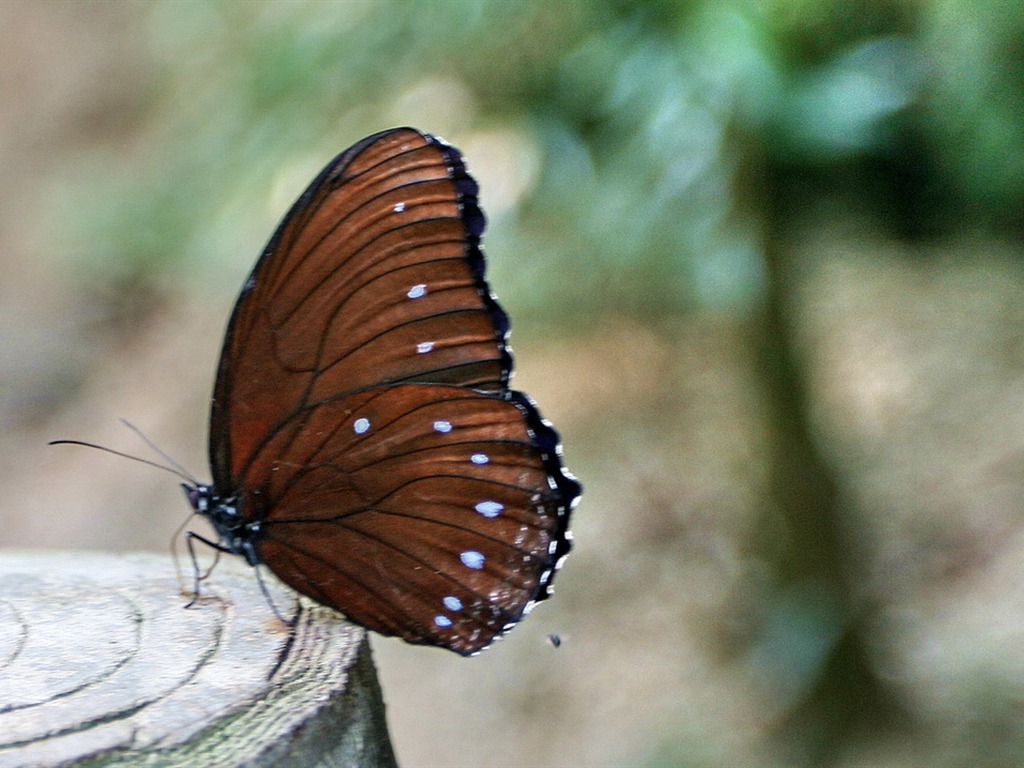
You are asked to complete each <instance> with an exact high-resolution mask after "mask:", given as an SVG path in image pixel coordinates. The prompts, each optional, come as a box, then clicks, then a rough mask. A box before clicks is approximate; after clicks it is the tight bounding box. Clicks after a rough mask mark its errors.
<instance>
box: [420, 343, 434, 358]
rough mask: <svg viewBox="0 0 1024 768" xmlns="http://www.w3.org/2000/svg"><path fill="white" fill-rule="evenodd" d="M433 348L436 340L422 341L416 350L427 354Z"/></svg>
mask: <svg viewBox="0 0 1024 768" xmlns="http://www.w3.org/2000/svg"><path fill="white" fill-rule="evenodd" d="M433 348H434V342H432V341H421V342H420V343H419V344H417V345H416V351H417V352H419V353H420V354H421V355H423V354H426V353H427V352H429V351H430V350H432V349H433Z"/></svg>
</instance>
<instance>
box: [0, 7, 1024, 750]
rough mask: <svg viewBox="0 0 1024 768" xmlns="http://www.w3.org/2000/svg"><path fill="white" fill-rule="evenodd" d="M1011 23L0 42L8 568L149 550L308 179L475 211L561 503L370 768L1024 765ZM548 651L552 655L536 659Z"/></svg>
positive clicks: (86, 36) (443, 23) (277, 28)
mask: <svg viewBox="0 0 1024 768" xmlns="http://www.w3.org/2000/svg"><path fill="white" fill-rule="evenodd" d="M1022 116H1024V4H1022V3H1018V2H1013V0H1007V1H1005V2H1000V0H895V1H893V0H888V1H886V2H882V1H881V0H843V1H842V2H840V1H839V0H736V1H729V0H726V1H722V0H676V1H674V2H673V1H670V0H663V1H660V2H659V1H657V0H654V1H648V2H621V1H617V0H590V1H589V2H555V1H554V0H535V1H534V0H466V1H465V2H463V1H459V0H453V1H451V2H415V1H412V0H409V1H405V2H397V1H396V2H389V1H387V0H381V1H379V2H334V3H327V2H272V1H264V2H247V3H231V2H198V1H197V2H188V3H184V2H181V3H179V2H166V1H165V2H159V1H158V2H123V3H113V2H109V3H106V2H82V3H34V2H18V1H17V0H12V1H11V2H7V3H3V4H0V267H2V277H0V490H2V493H3V504H2V506H0V531H2V533H0V544H2V546H4V547H9V548H11V547H13V548H25V547H54V548H74V549H102V550H133V549H154V550H161V551H166V548H167V547H168V544H169V542H170V540H171V537H172V535H173V533H174V530H175V528H176V527H177V526H178V525H179V524H180V523H181V522H182V520H183V519H184V518H185V517H186V516H187V514H188V508H187V505H186V503H185V500H184V499H183V498H182V496H181V492H180V490H179V489H178V487H177V483H176V482H175V481H174V479H173V478H171V477H169V476H167V475H166V474H164V473H161V472H158V471H156V470H152V469H149V468H147V467H144V466H140V465H137V464H133V463H131V462H127V461H124V460H121V459H118V458H116V457H112V456H108V455H103V454H100V453H97V452H95V451H88V450H84V449H76V448H72V447H54V448H48V447H46V441H47V440H50V439H54V438H78V439H85V440H90V441H93V442H98V443H102V444H104V445H109V446H112V447H115V448H118V449H121V450H127V451H130V452H133V453H136V454H140V455H144V456H148V455H149V454H148V453H147V449H146V447H145V446H144V445H141V444H140V442H139V441H138V439H137V438H135V437H134V436H133V435H132V434H131V433H130V432H128V430H126V429H125V428H124V427H123V426H122V425H121V424H120V423H119V421H118V420H119V419H121V418H125V419H128V420H130V421H131V422H133V423H134V424H136V425H138V426H139V427H140V428H141V429H142V430H143V431H144V432H145V433H146V434H147V435H148V436H149V437H150V438H152V439H153V440H154V441H155V442H157V443H158V444H159V445H160V446H162V447H163V449H164V450H166V451H167V452H168V453H169V454H170V455H172V456H174V457H175V458H177V459H178V460H179V461H180V462H181V463H182V464H184V465H185V466H186V467H188V468H189V469H190V471H191V472H193V473H194V474H196V475H197V476H199V477H201V478H208V476H209V475H208V468H207V463H206V456H205V445H206V419H207V410H208V405H209V397H210V392H211V388H212V386H213V376H214V370H215V365H216V361H217V356H218V353H219V348H220V344H221V339H222V333H223V328H224V324H225V323H226V321H227V318H228V314H229V313H230V310H231V307H232V304H233V302H234V299H235V296H236V294H237V291H238V290H239V288H240V286H241V284H242V281H243V280H244V278H245V275H246V274H247V272H248V270H249V268H250V267H251V265H252V263H253V261H254V260H255V258H256V256H257V254H258V253H259V251H260V249H261V247H262V246H263V244H264V243H265V241H266V239H267V238H268V237H269V236H270V233H271V232H272V231H273V228H274V227H275V226H276V223H277V221H278V219H279V218H280V217H281V216H282V215H283V213H284V212H285V210H286V209H287V208H288V206H289V205H290V203H291V202H292V201H293V200H294V198H295V197H296V196H297V195H298V194H299V192H300V191H301V190H302V189H303V188H304V186H305V185H306V184H307V183H308V182H309V181H310V180H311V179H312V178H313V176H314V175H315V174H316V172H317V171H318V170H319V169H320V167H321V166H322V165H323V164H324V163H325V162H326V161H327V160H328V159H329V158H331V157H332V156H333V155H334V154H335V153H337V152H338V151H340V150H341V149H343V148H345V147H347V146H349V145H350V144H352V143H353V142H355V141H356V140H358V139H359V138H361V137H363V136H364V135H366V134H369V133H372V132H374V131H378V130H381V129H383V128H387V127H391V126H396V125H405V124H409V125H414V126H417V127H419V128H421V129H424V130H427V131H430V132H434V133H438V134H440V135H442V136H444V137H446V138H447V139H449V140H450V141H451V142H452V143H454V144H455V145H456V146H458V147H459V148H460V149H462V151H463V152H464V153H465V155H466V157H467V158H468V163H469V167H470V169H471V171H472V172H473V173H474V175H475V176H476V177H477V179H478V180H479V181H480V183H481V186H482V202H483V206H484V208H485V211H486V212H487V214H488V216H489V221H490V224H489V229H488V233H487V237H486V239H485V246H486V250H487V253H488V257H489V276H490V279H491V284H492V286H493V288H494V290H495V291H496V292H497V293H498V295H499V296H500V297H501V299H502V301H503V303H504V305H505V306H506V308H507V309H508V310H509V313H510V314H511V316H512V318H513V328H514V330H513V336H512V342H513V345H514V347H515V351H516V355H517V362H518V370H517V377H516V385H517V386H518V387H519V388H521V389H524V390H526V391H528V392H530V393H531V394H532V395H533V396H534V397H535V398H536V399H537V400H538V402H539V403H540V404H541V406H542V408H543V411H544V413H545V415H546V416H548V417H549V418H550V419H551V420H552V421H554V423H555V424H556V425H557V426H558V428H559V429H560V431H561V432H562V435H563V438H564V441H565V454H566V461H567V464H568V466H569V467H570V468H571V469H572V470H573V471H574V472H575V473H576V474H577V475H578V476H579V477H580V479H581V480H582V481H583V483H584V484H585V486H586V493H585V494H584V497H583V500H582V503H581V504H580V506H579V508H578V510H577V513H576V516H575V518H574V525H573V529H574V532H575V535H576V549H575V550H574V552H573V554H572V555H571V556H570V558H569V560H568V562H567V564H566V567H565V568H564V569H563V571H562V573H561V575H560V577H559V578H558V581H557V584H556V588H557V595H556V597H555V598H554V599H553V600H551V601H549V602H548V603H546V604H544V605H543V606H541V607H540V608H539V609H538V610H537V611H536V612H535V613H534V614H533V615H532V616H531V617H530V618H529V619H528V620H527V621H526V622H524V624H523V625H521V626H520V627H519V628H518V629H517V630H516V631H515V632H513V633H512V634H511V635H510V636H509V637H508V638H506V639H505V640H503V641H502V642H501V643H500V644H498V645H497V646H496V647H494V648H492V649H491V650H489V651H487V652H486V653H484V654H483V655H481V656H480V657H477V658H474V659H469V660H466V659H462V658H457V657H455V656H454V655H453V654H447V653H444V652H442V651H438V650H434V649H424V648H413V647H409V646H405V645H403V644H402V643H400V642H397V641H393V640H383V639H381V638H375V640H374V646H375V651H376V658H377V662H378V666H379V668H380V673H381V678H382V683H383V687H384V693H385V697H386V700H387V703H388V707H389V709H388V714H389V719H390V725H391V729H392V734H393V739H394V742H395V746H396V749H397V752H398V756H399V759H400V761H401V763H402V764H403V765H404V766H436V765H445V766H584V765H585V766H638V767H639V768H661V767H662V766H665V767H670V766H671V767H674V766H680V767H683V768H688V767H694V768H696V767H698V766H700V767H703V766H708V767H710V766H741V765H742V766H748V765H750V766H753V765H756V766H789V765H808V766H818V765H821V766H832V765H835V766H855V765H856V766H864V765H872V766H892V767H894V768H895V767H896V766H907V767H915V766H929V768H934V767H936V766H963V765H971V766H1012V765H1020V764H1024V301H1022V299H1024V252H1022V236H1024V213H1022V212H1024V207H1022V203H1024V127H1022V122H1024V121H1022ZM551 632H556V633H558V634H559V635H560V636H561V638H562V644H561V647H560V648H558V649H555V648H554V647H552V646H551V645H550V644H549V643H548V642H547V641H546V639H545V638H546V636H547V634H548V633H551Z"/></svg>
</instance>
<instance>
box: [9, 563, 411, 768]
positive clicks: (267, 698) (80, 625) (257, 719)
mask: <svg viewBox="0 0 1024 768" xmlns="http://www.w3.org/2000/svg"><path fill="white" fill-rule="evenodd" d="M188 576H189V578H190V577H191V574H188ZM264 579H265V580H266V581H267V582H271V583H268V585H267V586H268V590H269V591H270V594H271V596H272V599H273V601H274V604H275V605H276V607H277V609H278V611H280V612H281V614H282V615H283V616H286V617H289V618H292V617H294V619H295V624H294V627H289V626H288V625H286V624H284V623H283V622H281V621H280V620H279V619H278V618H277V617H276V616H275V614H274V612H273V610H272V609H271V607H270V606H269V605H268V604H267V601H266V599H265V597H264V595H263V594H262V592H261V591H260V589H259V585H258V584H257V581H256V577H255V573H254V572H253V569H252V568H250V567H248V566H247V565H245V563H244V562H242V561H241V560H240V559H239V558H230V557H222V558H221V559H220V562H219V563H218V564H217V567H216V568H215V569H214V571H213V573H212V575H211V576H210V577H209V578H208V579H207V580H206V581H204V582H203V598H202V599H201V600H200V601H199V602H197V603H196V604H195V605H194V606H193V607H192V608H191V609H189V610H184V605H185V604H186V603H187V602H188V600H187V599H186V598H185V597H184V596H183V595H182V590H181V587H180V585H179V583H178V580H177V578H176V575H175V570H174V566H173V564H172V561H171V559H170V558H169V557H167V556H160V555H157V554H148V553H147V554H131V555H111V554H92V553H81V552H74V553H72V552H37V553H23V552H11V553H4V554H0V768H8V767H13V766H19V767H20V766H34V767H38V768H46V767H49V766H62V767H63V766H92V765H97V766H98V765H103V766H128V765H130V766H133V767H135V766H166V767H167V768H170V767H171V766H174V767H175V768H180V766H189V768H200V767H201V766H209V767H210V768H231V767H232V766H247V767H253V768H263V767H265V766H288V767H289V768H304V766H323V767H324V768H328V767H333V766H352V767H353V768H354V767H356V766H359V767H360V768H361V767H363V766H374V767H376V766H381V767H382V768H386V767H389V766H395V758H394V754H393V751H392V748H391V743H390V740H389V738H388V733H387V726H386V723H385V719H384V705H383V701H382V697H381V693H380V688H379V685H378V683H377V676H376V670H375V669H374V666H373V661H372V659H371V657H370V647H369V644H368V642H367V638H366V635H365V632H364V631H363V630H362V629H360V628H359V627H356V626H354V625H352V624H350V623H348V622H346V621H344V620H342V619H341V618H340V617H339V616H338V614H336V613H334V612H332V611H330V610H328V609H326V608H323V607H320V606H316V605H314V604H312V603H309V602H308V601H305V600H302V601H301V602H300V601H298V600H296V597H295V595H294V593H293V592H291V591H290V590H287V589H286V588H285V587H282V586H280V585H278V584H277V583H276V582H274V580H273V578H272V577H269V576H268V575H267V574H264Z"/></svg>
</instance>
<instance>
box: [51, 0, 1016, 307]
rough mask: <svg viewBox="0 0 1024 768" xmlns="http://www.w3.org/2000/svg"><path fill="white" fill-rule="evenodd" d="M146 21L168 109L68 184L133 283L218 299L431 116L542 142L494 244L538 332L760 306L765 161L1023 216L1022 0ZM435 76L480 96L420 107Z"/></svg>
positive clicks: (425, 7)
mask: <svg viewBox="0 0 1024 768" xmlns="http://www.w3.org/2000/svg"><path fill="white" fill-rule="evenodd" d="M140 11H143V12H142V13H141V14H140V16H141V18H142V20H143V28H142V29H141V30H140V33H141V34H142V35H143V41H144V47H145V51H146V52H147V53H148V55H149V57H150V64H151V67H150V68H149V69H148V70H147V71H144V72H142V73H137V74H136V77H143V78H146V80H147V83H148V90H149V92H150V93H151V94H152V101H151V103H150V106H149V107H148V108H144V109H143V110H141V112H140V113H139V114H135V115H133V116H131V120H132V128H131V130H132V137H133V138H132V140H131V142H130V143H129V145H128V146H119V147H110V146H105V147H104V146H100V147H96V148H95V150H94V152H93V153H92V154H91V155H84V156H83V159H82V162H81V167H80V168H79V169H77V178H78V182H77V183H76V184H72V185H71V186H70V188H63V189H62V190H61V191H60V202H61V204H62V206H61V210H62V211H63V216H62V220H63V221H65V222H67V223H68V226H67V228H66V232H67V233H68V234H69V236H70V237H73V240H74V243H75V245H74V248H73V250H74V251H75V252H76V254H77V256H78V257H79V259H80V261H81V263H83V264H85V265H87V267H88V268H89V269H90V270H98V271H99V273H100V274H101V275H102V274H106V275H107V276H108V277H110V278H112V279H115V280H117V281H123V282H126V283H131V284H137V283H142V284H143V285H145V284H146V283H147V282H149V281H152V280H154V279H157V278H159V277H161V276H163V277H166V276H168V275H174V276H175V279H181V278H180V276H181V275H182V274H193V275H195V276H196V279H197V282H199V283H201V282H204V281H206V280H208V279H210V278H211V276H213V275H219V274H221V272H220V270H221V267H220V266H219V265H223V264H224V263H225V260H227V263H228V264H229V265H232V266H237V265H238V264H240V263H244V262H246V261H247V260H252V259H254V258H255V255H256V253H257V252H258V248H259V247H260V245H261V241H262V240H264V239H265V238H266V236H267V235H269V232H270V229H271V226H272V224H271V222H272V220H273V217H274V216H276V215H279V214H280V213H281V212H283V210H284V208H285V206H286V205H287V198H288V196H294V195H297V194H298V192H299V191H300V190H301V186H302V184H303V183H304V182H305V181H306V180H308V179H309V178H312V175H313V173H314V172H315V171H316V169H317V168H318V166H319V165H321V164H322V163H323V162H325V161H326V160H327V159H328V158H329V157H330V156H331V155H332V154H333V153H335V152H337V151H339V150H340V149H342V148H343V147H345V146H347V145H348V144H350V143H352V142H353V141H355V140H356V139H358V138H360V137H361V136H362V135H364V134H366V133H368V132H370V131H373V130H379V129H382V128H384V127H387V126H389V125H392V124H395V123H403V122H415V121H420V120H423V119H429V118H431V117H433V118H435V119H436V121H437V122H438V123H439V124H438V125H434V124H429V123H422V122H420V123H418V127H421V128H423V129H425V130H429V131H436V132H439V133H442V134H445V135H447V132H449V131H451V132H452V133H453V134H454V137H453V140H456V139H457V138H460V137H462V136H465V135H469V134H472V133H473V132H474V131H475V130H479V129H487V128H495V127H503V128H510V129H511V130H513V131H515V132H518V133H520V134H522V135H524V136H525V138H526V140H527V141H528V142H529V143H530V144H531V145H532V146H533V147H534V148H535V150H536V152H537V154H538V156H539V159H540V163H539V165H540V168H541V169H542V170H541V173H540V175H539V177H538V178H537V179H536V180H535V182H534V183H533V184H532V186H531V188H530V189H528V190H527V192H526V194H525V196H524V197H523V198H522V199H521V200H519V201H518V205H517V206H516V208H515V210H514V212H513V214H512V215H511V216H510V217H502V219H501V220H500V221H495V222H494V225H493V226H492V242H491V247H492V248H494V247H495V244H496V243H500V247H501V252H502V259H500V260H495V262H494V266H493V267H492V268H493V269H495V270H497V271H498V273H499V275H500V277H501V280H502V284H503V286H505V287H504V288H503V293H506V294H507V293H509V292H512V294H513V298H514V301H515V302H516V303H517V304H521V305H526V306H529V307H530V308H531V309H532V310H533V311H534V312H535V313H539V314H540V315H543V314H544V312H545V311H547V310H546V309H545V308H547V307H552V306H556V307H557V311H558V312H560V313H561V312H564V311H566V310H567V309H568V310H572V311H574V312H576V313H578V315H577V316H578V317H579V318H580V319H585V318H595V317H598V316H599V315H600V314H601V313H607V312H640V313H652V314H656V313H659V312H662V311H666V310H668V311H673V310H680V309H685V308H686V307H689V306H694V305H702V306H711V307H718V308H725V309H734V310H740V311H743V310H745V309H746V308H748V307H749V306H750V304H751V302H752V301H756V300H757V298H758V297H759V296H760V294H761V292H762V290H763V279H764V278H763V270H764V265H763V259H762V254H761V244H760V242H759V240H760V233H759V232H758V228H757V218H758V204H757V199H756V195H755V196H754V198H753V199H751V196H750V194H749V191H750V190H748V189H745V177H744V173H745V172H746V171H748V170H749V168H748V166H749V165H750V162H751V159H752V158H757V160H758V162H759V163H761V162H766V163H767V164H768V165H772V164H777V165H780V166H783V167H786V168H787V169H789V170H790V171H791V172H792V171H793V170H794V169H795V170H796V172H797V175H798V176H799V175H800V173H802V171H801V169H804V170H806V171H808V172H812V171H813V172H814V173H816V174H818V177H819V178H825V179H833V180H834V179H835V178H839V179H841V178H843V177H847V176H853V177H857V178H860V179H861V181H863V179H862V177H859V176H857V174H856V173H855V172H854V171H852V170H851V169H855V168H857V167H858V166H867V167H870V166H872V165H873V164H877V163H879V162H882V163H884V164H886V165H885V166H884V167H885V170H886V172H887V174H888V175H889V178H891V179H892V178H895V179H901V180H903V183H902V185H897V186H896V187H892V186H891V185H890V186H889V188H886V186H885V185H873V184H870V183H868V184H861V187H860V188H859V189H858V190H857V193H858V194H859V195H862V196H863V197H865V198H867V202H868V203H869V204H871V205H873V206H876V207H878V208H880V209H885V208H886V207H888V206H893V205H896V206H899V205H903V204H905V200H906V198H907V195H910V196H911V197H912V198H913V196H914V195H915V194H916V195H918V196H921V195H924V196H926V197H927V199H928V201H929V207H928V208H927V210H926V211H924V214H925V215H928V216H931V217H932V221H930V222H926V223H925V227H924V228H925V229H927V230H932V231H934V230H935V229H940V230H943V229H949V228H955V227H957V226H959V225H960V224H962V223H963V222H962V221H961V220H959V216H957V215H956V212H957V211H959V210H960V206H961V204H962V203H963V202H964V201H966V202H967V203H968V204H970V205H972V206H974V207H975V208H977V209H978V211H980V212H981V215H982V216H983V219H984V220H985V221H987V222H990V223H993V224H996V225H999V226H1004V225H1008V226H1018V225H1019V224H1020V223H1021V222H1020V210H1021V203H1022V202H1024V200H1022V195H1024V192H1022V190H1024V141H1022V140H1021V122H1020V115H1021V114H1024V85H1022V84H1024V76H1022V75H1024V72H1022V67H1024V63H1022V62H1024V56H1022V55H1021V53H1024V51H1022V47H1024V43H1022V42H1021V41H1022V40H1024V6H1022V5H1021V4H1019V3H1014V2H996V1H994V0H987V1H986V0H966V1H961V0H945V1H937V2H928V3H920V2H909V0H904V1H903V2H872V1H869V0H861V2H852V3H851V2H832V1H826V0H774V1H767V0H764V1H761V2H751V1H743V2H736V1H734V2H700V1H697V0H679V1H677V2H670V1H668V0H662V1H661V2H645V3H627V2H614V1H612V0H599V1H594V2H587V3H582V2H549V1H547V0H463V1H457V2H416V1H407V2H397V1H396V2H343V3H275V2H264V3H228V2H221V3H218V2H210V3H200V2H197V3H188V4H181V3H177V2H173V1H171V2H156V3H152V4H147V5H146V6H140ZM431 82H445V83H448V84H450V85H451V87H450V88H449V89H448V91H447V93H449V94H451V93H454V94H455V98H451V99H449V100H447V101H446V96H445V93H446V92H445V91H443V90H442V91H441V92H440V93H439V95H437V96H436V97H435V98H434V100H433V102H431V103H425V104H424V103H416V101H415V99H413V100H411V101H410V100H409V99H405V98H404V95H408V94H409V93H411V92H413V91H415V89H416V88H417V87H418V86H419V85H421V84H424V83H431ZM430 93H431V91H430V89H427V94H428V95H429V94H430ZM403 99H404V100H403ZM403 107H408V108H407V109H403ZM450 138H452V137H450ZM469 162H470V164H471V166H472V165H473V163H474V158H473V157H470V158H469ZM753 167H754V168H758V167H760V166H758V165H754V166H753ZM282 168H285V169H294V171H293V172H292V173H291V175H290V176H288V177H287V179H286V186H287V190H288V195H287V196H284V197H281V199H280V200H278V199H275V200H274V201H273V205H271V204H270V203H268V195H269V194H270V190H272V189H274V188H275V184H278V185H279V184H282V183H285V182H282V181H281V174H282V170H281V169H282ZM830 183H831V182H830ZM908 187H909V189H908ZM271 208H273V209H274V210H273V212H270V209H271ZM912 213H913V215H914V216H920V215H922V211H921V210H914V211H913V212H912ZM83 230H84V231H85V232H86V233H87V234H86V236H83ZM83 243H85V245H82V244H83ZM518 251H522V252H525V253H528V254H531V255H530V256H529V258H527V257H525V256H523V257H519V256H517V255H515V253H514V252H518ZM509 254H511V255H509ZM538 254H540V255H542V256H540V257H538ZM555 297H557V298H558V302H557V304H554V305H553V304H552V299H554V298H555Z"/></svg>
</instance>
